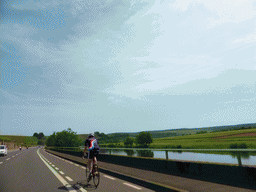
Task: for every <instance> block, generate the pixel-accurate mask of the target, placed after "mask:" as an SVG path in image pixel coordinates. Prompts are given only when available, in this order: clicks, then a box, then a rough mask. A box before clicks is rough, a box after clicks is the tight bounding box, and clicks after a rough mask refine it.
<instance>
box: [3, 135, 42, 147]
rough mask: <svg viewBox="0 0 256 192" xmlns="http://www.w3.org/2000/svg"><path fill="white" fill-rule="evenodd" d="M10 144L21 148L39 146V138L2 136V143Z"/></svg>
mask: <svg viewBox="0 0 256 192" xmlns="http://www.w3.org/2000/svg"><path fill="white" fill-rule="evenodd" d="M2 141H4V142H10V143H15V144H16V145H21V146H33V145H37V142H38V140H37V138H35V137H32V136H17V135H0V142H2Z"/></svg>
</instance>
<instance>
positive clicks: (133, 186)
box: [124, 183, 142, 190]
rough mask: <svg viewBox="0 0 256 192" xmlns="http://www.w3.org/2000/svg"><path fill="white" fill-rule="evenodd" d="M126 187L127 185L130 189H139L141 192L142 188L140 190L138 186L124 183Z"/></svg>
mask: <svg viewBox="0 0 256 192" xmlns="http://www.w3.org/2000/svg"><path fill="white" fill-rule="evenodd" d="M124 184H125V185H127V186H129V187H132V188H135V189H138V190H141V189H142V188H140V187H137V186H135V185H132V184H130V183H124Z"/></svg>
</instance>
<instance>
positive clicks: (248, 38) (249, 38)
mask: <svg viewBox="0 0 256 192" xmlns="http://www.w3.org/2000/svg"><path fill="white" fill-rule="evenodd" d="M255 41H256V35H255V34H250V35H247V36H246V37H245V38H241V39H236V40H234V41H232V42H233V43H253V42H255Z"/></svg>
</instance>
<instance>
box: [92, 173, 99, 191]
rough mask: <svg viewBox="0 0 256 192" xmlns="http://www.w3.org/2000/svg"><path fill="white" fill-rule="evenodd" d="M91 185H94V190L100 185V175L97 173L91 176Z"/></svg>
mask: <svg viewBox="0 0 256 192" xmlns="http://www.w3.org/2000/svg"><path fill="white" fill-rule="evenodd" d="M93 183H94V185H95V188H97V187H98V185H99V183H100V173H99V172H96V173H94V175H93Z"/></svg>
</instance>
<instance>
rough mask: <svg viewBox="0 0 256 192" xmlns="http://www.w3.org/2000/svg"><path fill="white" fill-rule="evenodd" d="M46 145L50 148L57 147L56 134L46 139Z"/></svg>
mask: <svg viewBox="0 0 256 192" xmlns="http://www.w3.org/2000/svg"><path fill="white" fill-rule="evenodd" d="M45 144H46V145H47V146H48V147H53V146H55V145H56V133H55V132H54V133H53V134H52V135H50V136H49V137H48V138H47V139H46V141H45Z"/></svg>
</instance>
